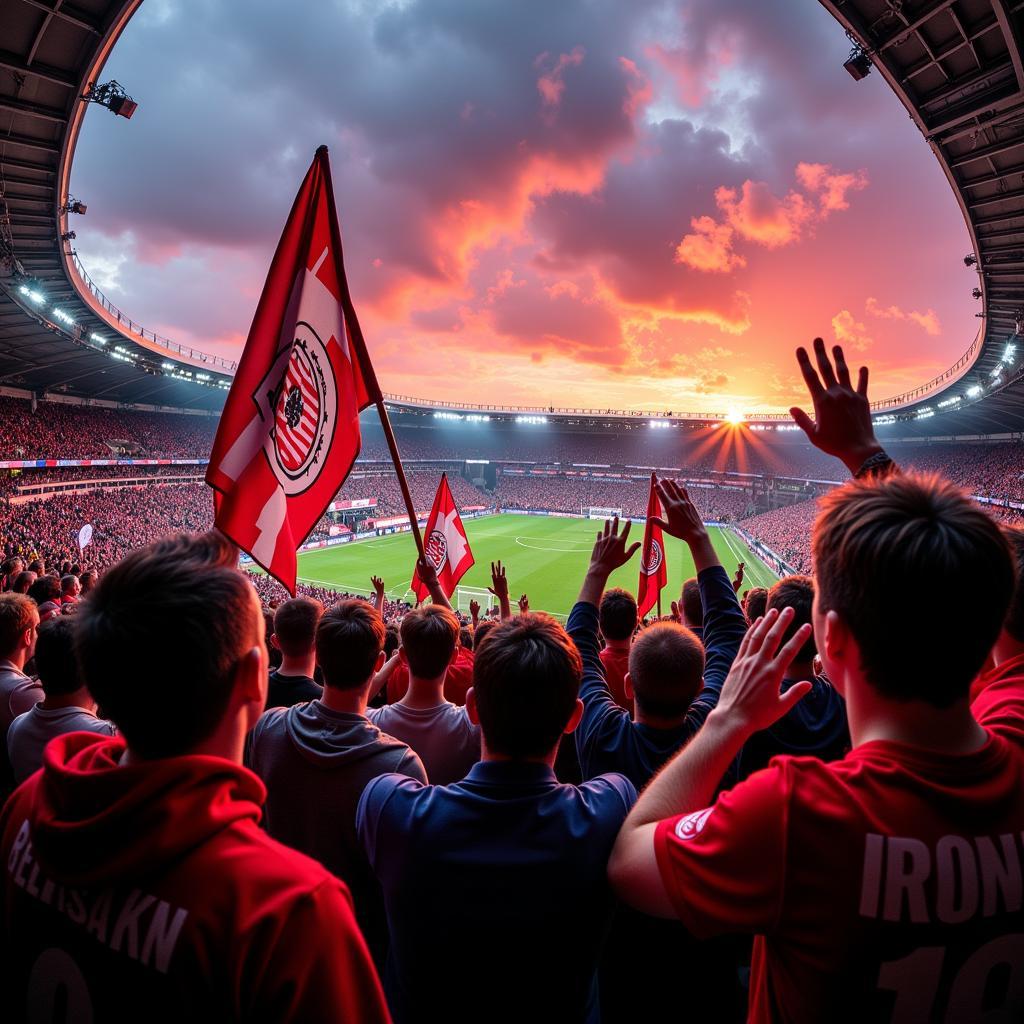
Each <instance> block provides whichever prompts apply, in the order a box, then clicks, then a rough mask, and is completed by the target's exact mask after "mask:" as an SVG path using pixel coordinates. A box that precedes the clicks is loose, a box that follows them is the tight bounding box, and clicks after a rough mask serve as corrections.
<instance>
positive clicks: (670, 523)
mask: <svg viewBox="0 0 1024 1024" xmlns="http://www.w3.org/2000/svg"><path fill="white" fill-rule="evenodd" d="M654 489H655V490H656V491H657V492H658V498H659V499H660V500H661V508H662V515H663V516H664V518H661V517H659V516H655V518H654V519H653V520H652V522H653V523H654V524H655V526H660V527H661V528H662V529H663V530H664V531H665V532H666V533H667V534H669V536H671V537H678V538H679V539H680V540H684V541H686V543H687V544H690V545H692V544H694V543H696V542H697V541H700V540H703V539H704V538H706V537H707V535H708V531H707V527H705V525H704V521H703V520H702V519H701V517H700V513H699V512H698V511H697V506H696V505H694V503H693V502H692V501H691V500H690V495H689V494H687V492H686V488H685V487H680V486H679V484H677V483H676V482H675V480H657V481H655V484H654Z"/></svg>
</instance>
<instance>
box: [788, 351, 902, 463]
mask: <svg viewBox="0 0 1024 1024" xmlns="http://www.w3.org/2000/svg"><path fill="white" fill-rule="evenodd" d="M814 358H815V361H816V362H817V364H818V369H817V371H815V369H814V367H813V366H812V365H811V358H810V356H809V355H808V354H807V350H806V349H804V348H798V349H797V350H796V360H797V362H798V363H799V364H800V372H801V373H802V374H803V378H804V383H805V384H806V385H807V390H808V391H809V392H810V393H811V401H812V402H813V403H814V419H813V420H812V419H811V417H810V416H808V415H807V413H805V412H804V411H803V409H799V408H797V407H795V406H794V407H793V408H792V409H790V410H789V414H790V416H792V417H793V419H794V420H795V421H796V423H797V425H798V426H799V427H800V429H801V430H803V432H804V433H805V434H806V435H807V439H808V440H809V441H810V442H811V444H813V445H814V447H815V448H819V449H820V450H821V451H823V452H825V454H826V455H834V456H835V457H836V458H837V459H841V460H842V462H843V463H844V464H845V466H846V468H847V469H848V470H849V471H850V472H851V473H853V474H856V472H857V470H859V469H860V468H861V466H863V465H864V462H865V460H867V459H868V458H869V457H870V456H872V455H874V454H876V453H877V452H880V451H881V450H882V446H881V445H880V444H879V443H878V439H877V438H876V437H875V430H874V427H873V426H872V424H871V406H870V404H869V403H868V368H867V367H866V366H862V367H861V368H860V370H859V372H858V374H857V387H856V389H854V387H853V384H852V382H851V380H850V370H849V367H847V365H846V358H845V356H844V355H843V349H842V346H840V345H835V346H833V348H832V358H833V359H834V360H835V369H833V367H832V363H831V362H830V361H829V358H828V353H827V352H826V351H825V342H824V341H822V340H821V338H815V339H814ZM819 373H820V374H821V376H820V377H819V376H818V374H819Z"/></svg>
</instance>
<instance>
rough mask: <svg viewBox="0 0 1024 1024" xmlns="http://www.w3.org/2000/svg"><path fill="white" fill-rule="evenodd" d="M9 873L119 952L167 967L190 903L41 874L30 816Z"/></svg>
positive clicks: (30, 892)
mask: <svg viewBox="0 0 1024 1024" xmlns="http://www.w3.org/2000/svg"><path fill="white" fill-rule="evenodd" d="M7 873H8V874H9V875H10V876H11V880H12V881H13V883H14V884H15V885H16V886H17V887H18V888H19V889H23V890H24V891H25V892H26V893H28V895H30V896H33V897H34V898H35V899H37V900H39V901H40V902H41V903H45V904H47V905H49V906H52V907H54V909H55V910H57V911H58V912H59V913H62V914H65V915H66V916H67V918H68V920H69V921H71V922H72V923H73V924H76V925H79V926H85V930H86V932H87V933H88V934H89V935H91V936H92V937H93V938H94V939H95V940H96V941H97V942H100V943H102V944H103V945H105V946H109V947H110V949H111V950H113V951H114V952H115V953H123V954H125V955H126V956H127V957H129V958H130V959H131V960H138V961H139V962H140V963H141V964H143V966H145V967H154V968H156V970H158V971H159V972H160V973H161V974H166V973H167V970H168V968H169V967H170V964H171V957H172V956H173V955H174V947H175V946H176V945H177V942H178V938H179V936H180V935H181V929H182V928H183V927H184V925H185V919H186V918H187V917H188V911H187V910H186V909H185V908H184V907H173V906H171V904H170V903H168V902H167V901H166V900H161V899H157V897H156V896H151V895H149V894H148V893H144V892H142V891H140V890H139V889H133V890H132V891H131V892H130V893H129V894H128V896H127V897H125V896H123V895H122V894H120V893H117V892H115V890H114V889H110V888H107V889H102V890H99V891H92V890H86V889H75V888H71V887H70V886H63V885H58V884H56V883H55V882H52V881H51V880H49V879H48V878H46V877H45V876H41V872H40V869H39V865H38V864H37V863H36V862H35V861H34V860H33V857H32V837H31V833H30V830H29V824H28V821H27V820H26V821H24V822H22V824H21V827H20V828H19V829H18V832H17V835H16V836H15V838H14V842H13V843H12V844H11V852H10V854H9V855H8V858H7ZM111 921H113V928H111Z"/></svg>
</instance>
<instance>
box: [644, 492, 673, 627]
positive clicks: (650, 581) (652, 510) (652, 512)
mask: <svg viewBox="0 0 1024 1024" xmlns="http://www.w3.org/2000/svg"><path fill="white" fill-rule="evenodd" d="M654 479H655V478H654V474H653V473H652V474H651V493H650V497H648V499H647V525H646V526H645V527H644V546H643V548H642V549H641V551H640V585H639V587H638V588H637V592H636V606H637V612H638V614H639V615H640V617H641V618H643V616H645V615H646V614H647V613H648V612H649V611H650V610H651V609H652V608H653V607H654V606H655V604H657V601H658V595H659V594H660V593H661V591H662V589H663V588H664V586H665V584H666V583H668V568H667V566H666V565H665V541H664V539H663V538H662V535H661V527H660V526H656V525H655V524H654V519H655V518H656V517H660V516H661V502H660V501H659V500H658V493H657V491H655V489H654Z"/></svg>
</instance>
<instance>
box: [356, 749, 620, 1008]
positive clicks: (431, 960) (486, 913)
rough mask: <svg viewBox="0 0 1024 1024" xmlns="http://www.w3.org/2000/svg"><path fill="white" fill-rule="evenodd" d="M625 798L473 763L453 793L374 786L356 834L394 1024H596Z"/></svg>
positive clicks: (537, 771)
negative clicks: (385, 933) (386, 937)
mask: <svg viewBox="0 0 1024 1024" xmlns="http://www.w3.org/2000/svg"><path fill="white" fill-rule="evenodd" d="M634 800H636V790H635V789H634V788H633V786H632V785H630V783H629V782H627V781H626V779H624V778H622V776H621V775H606V776H603V777H602V778H599V779H592V780H591V781H589V782H585V783H583V785H582V786H567V785H563V784H561V783H559V781H558V779H557V778H555V773H554V772H553V771H552V770H551V769H550V768H549V767H548V766H547V765H545V764H533V763H523V762H516V761H481V762H479V763H478V764H476V765H474V766H473V768H472V769H470V772H469V774H468V775H467V776H466V777H465V778H464V779H463V780H462V781H461V782H456V783H455V784H454V785H451V786H423V785H420V783H418V782H415V781H414V780H412V779H410V778H407V777H406V776H404V775H382V776H380V777H379V778H377V779H374V780H373V781H372V782H370V783H369V785H368V786H367V787H366V789H365V790H364V791H363V795H362V797H361V799H360V801H359V806H358V808H357V811H356V830H357V832H358V834H359V838H360V839H361V841H362V843H363V848H364V849H365V850H366V854H367V857H368V858H369V861H370V864H371V866H372V868H373V871H374V873H375V874H376V876H377V878H378V879H379V880H380V883H381V886H382V887H383V890H384V903H385V907H386V908H387V917H388V924H389V926H390V931H391V951H390V954H389V959H388V968H387V971H386V975H385V982H384V987H385V991H386V992H387V996H388V1003H389V1005H390V1007H391V1013H392V1016H393V1017H394V1019H395V1021H396V1024H411V1022H420V1021H423V1022H425V1024H433V1022H435V1021H445V1022H446V1024H462V1022H467V1024H469V1022H472V1024H477V1022H479V1021H489V1022H498V1024H503V1022H505V1021H516V1022H517V1024H518V1022H522V1021H530V1020H536V1021H542V1020H543V1021H549V1020H550V1021H559V1022H562V1024H569V1022H572V1021H576V1022H579V1021H588V1022H594V1024H596V1022H597V1021H598V1020H599V1019H600V1011H599V1006H598V998H597V963H598V957H599V954H600V950H601V946H602V944H603V941H604V938H605V935H606V934H607V931H608V927H609V925H610V923H611V916H612V910H613V908H614V902H613V898H612V892H611V889H610V887H609V885H608V878H607V865H608V857H609V855H610V854H611V849H612V845H613V844H614V842H615V837H616V836H617V835H618V832H619V828H620V827H621V825H622V822H623V821H624V820H625V817H626V814H627V813H628V812H629V809H630V807H631V806H632V805H633V801H634Z"/></svg>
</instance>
